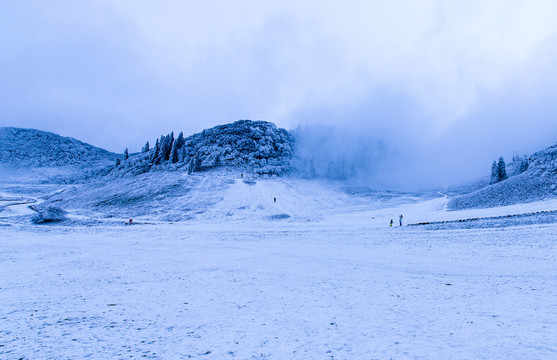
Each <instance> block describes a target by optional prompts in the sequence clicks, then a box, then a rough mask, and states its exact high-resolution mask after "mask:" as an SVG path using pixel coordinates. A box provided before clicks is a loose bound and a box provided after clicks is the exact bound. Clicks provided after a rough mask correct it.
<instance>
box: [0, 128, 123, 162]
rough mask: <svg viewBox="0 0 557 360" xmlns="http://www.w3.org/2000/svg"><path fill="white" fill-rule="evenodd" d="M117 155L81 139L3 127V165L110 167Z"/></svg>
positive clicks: (0, 148)
mask: <svg viewBox="0 0 557 360" xmlns="http://www.w3.org/2000/svg"><path fill="white" fill-rule="evenodd" d="M116 158H117V155H116V154H114V153H111V152H109V151H106V150H103V149H100V148H97V147H94V146H92V145H89V144H86V143H84V142H81V141H79V140H76V139H73V138H70V137H63V136H60V135H56V134H53V133H50V132H46V131H40V130H34V129H20V128H14V127H2V128H0V166H4V167H12V168H18V169H22V168H27V169H28V168H54V167H72V168H84V169H92V168H96V167H104V166H109V165H111V164H113V163H114V161H115V159H116Z"/></svg>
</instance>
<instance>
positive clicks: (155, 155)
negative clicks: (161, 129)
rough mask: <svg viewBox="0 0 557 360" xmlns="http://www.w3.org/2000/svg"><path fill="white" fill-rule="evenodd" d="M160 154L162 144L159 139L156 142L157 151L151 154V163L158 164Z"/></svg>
mask: <svg viewBox="0 0 557 360" xmlns="http://www.w3.org/2000/svg"><path fill="white" fill-rule="evenodd" d="M160 152H161V144H160V142H159V139H157V141H156V142H155V149H154V150H153V152H152V153H151V162H153V163H155V164H156V163H157V159H159V157H160Z"/></svg>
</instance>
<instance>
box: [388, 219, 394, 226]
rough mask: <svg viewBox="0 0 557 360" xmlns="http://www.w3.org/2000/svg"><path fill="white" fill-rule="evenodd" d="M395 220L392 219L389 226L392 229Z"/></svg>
mask: <svg viewBox="0 0 557 360" xmlns="http://www.w3.org/2000/svg"><path fill="white" fill-rule="evenodd" d="M393 222H394V221H393V219H391V224H390V225H389V226H390V227H393Z"/></svg>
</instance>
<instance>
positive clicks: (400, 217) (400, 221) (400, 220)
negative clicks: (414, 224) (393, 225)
mask: <svg viewBox="0 0 557 360" xmlns="http://www.w3.org/2000/svg"><path fill="white" fill-rule="evenodd" d="M398 221H399V223H400V226H402V215H400V216H399V217H398Z"/></svg>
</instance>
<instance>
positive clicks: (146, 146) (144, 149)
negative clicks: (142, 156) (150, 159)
mask: <svg viewBox="0 0 557 360" xmlns="http://www.w3.org/2000/svg"><path fill="white" fill-rule="evenodd" d="M141 152H142V153H147V152H149V141H147V142H146V143H145V146H144V147H143V149H141Z"/></svg>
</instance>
